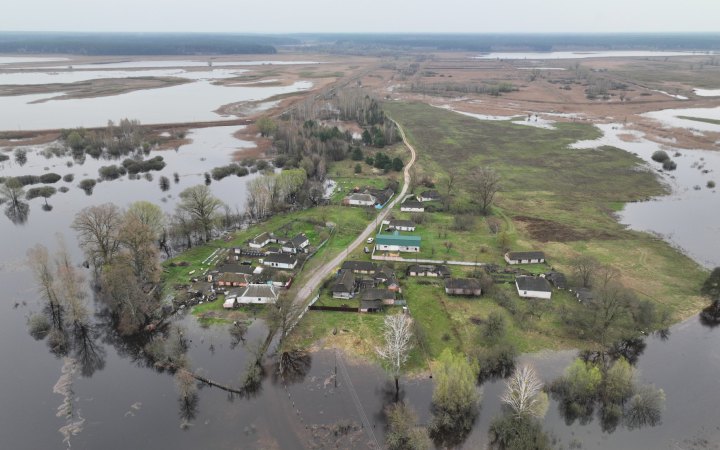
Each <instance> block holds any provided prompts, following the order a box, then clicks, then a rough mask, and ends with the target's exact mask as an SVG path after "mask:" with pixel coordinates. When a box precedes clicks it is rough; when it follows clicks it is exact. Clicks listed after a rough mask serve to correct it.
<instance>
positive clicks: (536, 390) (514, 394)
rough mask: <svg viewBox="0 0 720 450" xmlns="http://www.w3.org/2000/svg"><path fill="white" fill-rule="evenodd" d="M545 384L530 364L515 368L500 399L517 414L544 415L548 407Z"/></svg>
mask: <svg viewBox="0 0 720 450" xmlns="http://www.w3.org/2000/svg"><path fill="white" fill-rule="evenodd" d="M542 388H543V384H542V382H541V381H540V379H539V378H538V377H537V375H536V374H535V370H534V369H533V368H532V367H530V366H522V367H520V368H518V369H515V372H513V374H512V375H511V376H510V379H509V380H508V381H507V382H506V383H505V392H504V393H503V395H502V396H501V397H500V400H501V401H502V402H503V403H504V404H506V405H507V406H508V407H509V408H510V409H511V410H512V411H513V413H514V414H515V415H517V416H531V417H543V416H544V415H545V412H546V411H547V407H548V398H547V394H545V393H544V392H543V390H542Z"/></svg>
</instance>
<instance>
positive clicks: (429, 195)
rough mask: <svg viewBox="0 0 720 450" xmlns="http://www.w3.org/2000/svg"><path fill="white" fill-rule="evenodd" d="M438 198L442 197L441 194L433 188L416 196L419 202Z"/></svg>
mask: <svg viewBox="0 0 720 450" xmlns="http://www.w3.org/2000/svg"><path fill="white" fill-rule="evenodd" d="M440 199H442V196H441V195H440V193H439V192H438V191H436V190H435V189H430V190H428V191H424V192H422V193H421V194H420V195H418V196H417V200H418V201H419V202H432V201H438V200H440Z"/></svg>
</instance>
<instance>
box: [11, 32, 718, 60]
mask: <svg viewBox="0 0 720 450" xmlns="http://www.w3.org/2000/svg"><path fill="white" fill-rule="evenodd" d="M278 47H286V48H288V49H294V50H301V51H311V52H312V51H327V52H332V53H344V52H348V53H356V52H358V51H360V52H363V51H389V52H392V51H396V50H401V49H429V50H458V51H474V52H491V51H541V52H542V51H560V50H676V51H680V50H700V51H710V50H720V33H665V34H660V33H616V34H565V33H563V34H561V33H551V34H430V33H425V34H418V33H407V34H383V33H376V34H373V33H366V34H363V33H352V34H350V33H349V34H321V33H318V34H310V33H306V34H291V35H242V34H230V33H227V34H222V33H37V32H0V53H25V54H38V53H65V54H79V55H213V54H215V55H220V54H224V55H229V54H274V53H277V49H278Z"/></svg>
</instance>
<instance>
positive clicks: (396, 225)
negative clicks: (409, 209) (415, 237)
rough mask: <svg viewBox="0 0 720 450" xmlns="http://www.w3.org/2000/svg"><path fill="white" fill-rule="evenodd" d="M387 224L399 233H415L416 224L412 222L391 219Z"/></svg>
mask: <svg viewBox="0 0 720 450" xmlns="http://www.w3.org/2000/svg"><path fill="white" fill-rule="evenodd" d="M387 222H388V223H387V225H388V227H389V228H392V229H394V230H397V231H415V224H414V223H413V221H412V220H399V219H391V220H389V221H387Z"/></svg>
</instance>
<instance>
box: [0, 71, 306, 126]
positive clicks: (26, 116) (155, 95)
mask: <svg viewBox="0 0 720 450" xmlns="http://www.w3.org/2000/svg"><path fill="white" fill-rule="evenodd" d="M311 87H312V83H311V82H309V81H296V82H295V83H293V84H291V85H289V86H263V87H250V86H220V85H215V84H213V83H212V81H210V80H198V81H195V82H193V83H187V84H182V85H178V86H171V87H164V88H159V89H145V90H139V91H134V92H129V93H126V94H120V95H113V96H107V97H94V98H82V99H69V100H51V101H46V102H42V103H33V102H37V101H41V100H45V99H49V98H52V97H55V96H57V95H58V94H57V93H53V94H35V95H20V96H15V97H0V130H38V129H57V128H74V127H78V126H83V127H97V126H104V125H105V124H107V121H108V120H113V121H116V122H117V121H119V120H120V119H122V118H130V119H136V120H139V121H140V122H141V123H143V124H154V123H174V122H200V121H213V120H222V119H223V118H227V117H228V116H221V115H220V114H217V113H215V112H213V111H215V110H216V109H217V108H219V107H220V106H222V105H226V104H229V103H236V102H249V101H257V100H263V99H266V98H268V97H272V96H274V95H280V94H287V93H292V92H300V91H304V90H307V89H310V88H311Z"/></svg>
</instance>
